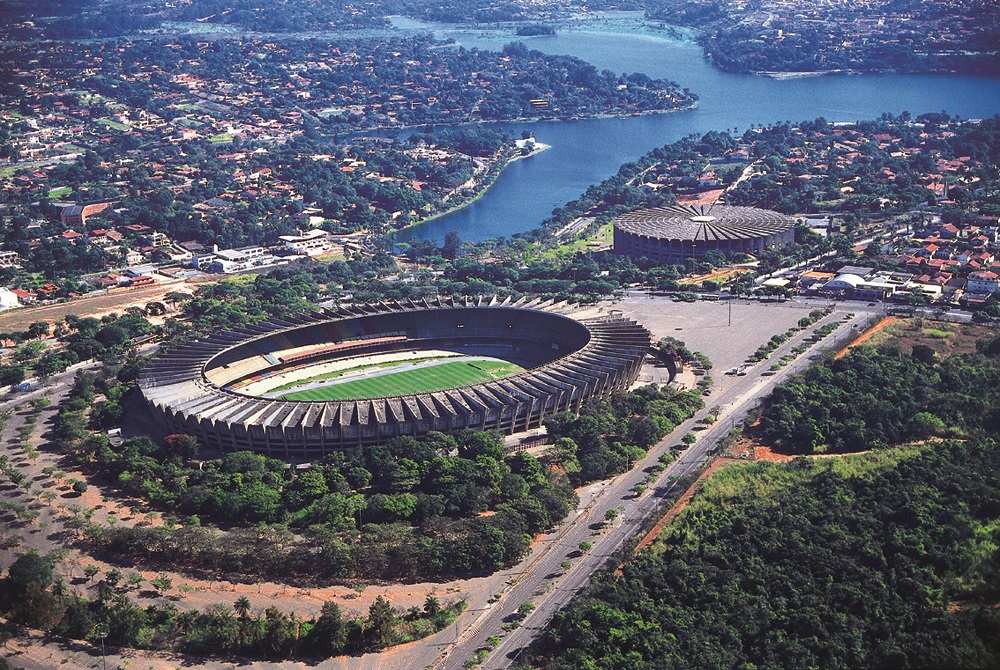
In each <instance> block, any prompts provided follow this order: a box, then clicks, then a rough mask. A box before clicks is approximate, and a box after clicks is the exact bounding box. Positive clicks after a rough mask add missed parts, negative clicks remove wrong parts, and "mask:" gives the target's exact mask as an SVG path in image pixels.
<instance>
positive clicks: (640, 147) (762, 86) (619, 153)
mask: <svg viewBox="0 0 1000 670" xmlns="http://www.w3.org/2000/svg"><path fill="white" fill-rule="evenodd" d="M397 27H398V28H401V29H404V30H413V31H420V30H430V31H432V32H433V33H434V34H435V36H437V37H439V38H449V37H450V38H453V39H455V40H456V41H457V42H459V43H460V44H462V45H463V46H465V47H466V48H472V47H477V48H480V49H493V50H499V49H501V48H502V47H503V45H504V44H505V43H506V42H510V41H512V39H514V38H513V37H511V36H509V35H507V36H504V35H498V34H496V33H475V32H469V31H467V30H460V29H455V28H453V27H450V26H444V25H440V24H427V23H421V22H417V21H412V20H408V19H406V20H399V21H398V22H397ZM519 39H521V41H523V42H524V43H525V44H526V45H527V46H528V47H530V48H532V49H538V50H539V51H542V52H545V53H551V54H567V55H572V56H577V57H579V58H582V59H584V60H586V61H588V62H590V63H592V64H593V65H595V66H596V67H597V68H598V69H600V70H603V69H609V70H612V71H614V72H627V73H631V72H643V73H645V74H647V75H649V76H650V77H662V78H666V79H672V80H674V81H677V82H678V83H679V84H680V85H681V86H682V87H685V88H689V89H691V90H692V91H694V92H695V93H697V94H698V95H699V96H700V100H699V103H698V107H697V108H696V109H693V110H686V111H681V112H673V113H670V114H654V115H649V116H639V117H628V118H623V119H615V118H613V119H591V120H586V121H543V122H536V123H516V124H499V127H501V128H505V129H508V130H509V131H511V132H512V133H513V134H514V135H516V136H518V137H520V133H521V131H522V130H526V129H530V130H532V131H533V132H534V133H535V137H536V138H537V139H538V140H539V141H540V142H545V143H546V144H550V145H552V148H551V149H549V150H548V151H544V152H542V153H540V154H538V155H536V156H533V157H531V158H528V159H526V160H522V161H517V162H515V163H513V164H511V165H510V166H509V167H508V168H507V169H506V170H504V172H503V174H502V175H501V176H500V177H499V178H498V179H497V181H496V182H495V183H494V185H493V187H492V188H490V190H489V191H488V192H487V193H486V194H485V195H484V196H483V197H481V198H480V199H479V200H477V201H475V202H474V203H472V204H470V205H469V206H468V207H465V208H463V209H461V210H458V211H455V212H452V213H450V214H447V215H445V216H442V217H439V218H436V219H433V220H431V221H428V222H426V223H424V224H421V225H418V226H414V227H413V228H410V229H407V230H405V231H403V232H402V233H401V234H400V236H399V237H400V239H403V240H406V239H410V238H411V237H416V238H418V239H434V240H441V239H442V238H443V237H444V235H445V233H446V232H448V231H449V230H456V231H458V233H459V235H460V236H461V238H462V239H463V240H467V241H472V242H479V241H482V240H487V239H491V238H494V237H501V236H506V237H509V236H510V235H513V234H514V233H518V232H522V231H525V230H530V229H532V228H536V227H537V226H538V225H539V224H540V223H541V222H542V220H544V219H545V218H546V217H548V216H549V215H550V214H551V213H552V210H553V209H555V208H556V207H559V206H561V205H563V204H565V203H566V202H568V201H570V200H573V199H575V198H577V197H579V196H580V195H581V194H582V193H583V192H584V191H585V190H586V189H587V187H588V186H590V185H591V184H595V183H597V182H600V181H602V180H604V179H606V178H607V177H609V176H611V175H612V174H614V173H615V172H616V171H617V170H618V168H619V167H620V166H621V165H622V164H623V163H627V162H629V161H632V160H635V159H636V158H638V157H640V156H642V155H643V154H645V153H646V152H648V151H650V150H651V149H654V148H656V147H659V146H663V145H664V144H668V143H670V142H674V141H676V140H678V139H680V138H682V137H684V136H686V135H688V134H691V133H698V134H702V133H705V132H707V131H709V130H731V129H733V128H738V129H740V130H741V131H742V130H745V129H746V128H749V127H750V126H751V125H764V124H770V123H775V122H781V121H801V120H808V119H815V118H817V117H824V118H825V119H827V120H828V121H858V120H863V119H872V118H877V117H879V116H881V115H882V113H883V112H891V113H893V114H899V113H901V112H903V111H909V112H910V113H912V114H913V115H914V116H917V115H919V114H922V113H925V112H939V111H942V110H946V111H947V112H948V113H950V114H952V115H957V116H960V117H962V118H966V119H971V118H984V117H991V116H993V115H994V114H997V113H1000V73H998V76H997V77H973V76H946V75H896V74H879V75H826V76H816V77H800V78H795V79H780V80H779V79H771V78H768V77H759V76H754V75H741V74H732V73H728V72H723V71H721V70H719V69H718V68H716V67H714V66H713V65H712V64H711V63H710V62H709V61H707V60H705V59H704V58H703V57H702V50H701V47H699V46H698V45H697V44H695V43H694V42H692V41H690V40H684V39H676V38H672V37H669V36H667V35H665V34H662V33H659V34H658V33H656V32H655V31H651V30H641V29H639V30H635V29H618V28H616V27H615V25H612V26H611V27H610V28H608V29H604V30H600V29H589V30H573V31H564V32H560V33H559V34H557V35H554V36H545V37H531V38H519Z"/></svg>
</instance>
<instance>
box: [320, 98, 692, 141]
mask: <svg viewBox="0 0 1000 670" xmlns="http://www.w3.org/2000/svg"><path fill="white" fill-rule="evenodd" d="M694 95H696V96H697V93H695V94H694ZM697 108H698V100H697V99H696V100H692V101H691V104H688V105H681V106H680V107H671V108H670V109H665V108H661V109H644V110H640V111H635V112H624V111H623V112H605V113H601V114H590V115H586V116H518V117H515V118H512V119H489V120H487V119H480V120H479V121H446V122H445V121H436V122H434V123H431V124H427V123H418V124H413V125H399V126H368V127H367V128H357V129H353V128H352V129H347V130H343V131H341V132H339V133H337V134H339V135H341V136H344V137H359V136H362V135H364V134H365V133H384V132H399V133H401V132H406V131H408V130H419V129H422V128H426V127H427V126H428V125H431V126H434V127H435V128H459V127H461V126H477V127H478V126H484V125H499V124H504V123H549V122H557V123H561V122H564V121H589V120H591V119H627V118H629V117H632V116H648V115H651V114H673V113H674V112H689V111H691V110H692V109H697ZM323 137H324V138H327V139H332V138H331V137H330V136H329V135H328V134H327V132H324V133H323Z"/></svg>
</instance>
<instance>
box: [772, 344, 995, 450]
mask: <svg viewBox="0 0 1000 670" xmlns="http://www.w3.org/2000/svg"><path fill="white" fill-rule="evenodd" d="M946 335H947V334H945V336H946ZM998 354H1000V345H998V342H997V341H995V340H994V341H990V342H987V343H984V344H983V346H982V348H981V351H980V352H977V353H974V354H966V355H959V356H949V357H947V358H944V359H943V360H939V358H938V356H937V354H936V353H935V352H934V350H933V349H931V348H930V347H928V346H926V345H917V346H915V347H914V348H913V351H912V352H911V353H907V352H904V351H903V350H901V349H898V348H894V347H886V348H871V347H855V348H853V349H851V351H850V352H849V353H848V354H847V355H846V356H844V357H842V358H839V359H836V360H831V361H826V362H824V363H821V364H818V365H814V366H812V367H810V368H809V369H808V370H807V371H806V372H805V373H804V374H802V375H800V376H798V377H795V378H793V379H791V380H789V381H788V382H787V383H785V384H783V385H782V386H780V387H779V388H777V389H775V391H774V393H772V394H771V396H770V397H769V398H768V399H767V400H766V401H765V403H764V406H763V412H762V415H761V420H760V426H759V428H760V434H761V438H762V439H763V440H764V441H765V442H767V443H768V444H773V445H775V446H776V447H778V448H779V449H781V450H782V451H786V452H789V453H796V454H812V453H824V452H829V453H843V452H846V451H859V450H864V449H872V448H879V447H885V446H886V445H892V444H899V443H901V442H909V441H913V440H924V439H927V438H930V437H947V436H956V437H958V436H963V437H964V436H972V437H984V436H988V437H990V438H993V437H996V436H997V435H998V434H1000V417H998V416H997V413H996V411H995V408H996V407H997V406H1000V359H998Z"/></svg>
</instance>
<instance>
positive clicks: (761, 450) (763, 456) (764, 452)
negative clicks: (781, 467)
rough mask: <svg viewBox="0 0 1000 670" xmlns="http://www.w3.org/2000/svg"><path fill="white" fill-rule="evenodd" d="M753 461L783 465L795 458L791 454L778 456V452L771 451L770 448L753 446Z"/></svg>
mask: <svg viewBox="0 0 1000 670" xmlns="http://www.w3.org/2000/svg"><path fill="white" fill-rule="evenodd" d="M753 452H754V460H756V461H770V462H771V463H784V462H785V461H790V460H792V459H793V458H795V456H792V455H791V454H779V453H778V452H776V451H774V450H772V449H771V447H765V446H755V447H754V448H753Z"/></svg>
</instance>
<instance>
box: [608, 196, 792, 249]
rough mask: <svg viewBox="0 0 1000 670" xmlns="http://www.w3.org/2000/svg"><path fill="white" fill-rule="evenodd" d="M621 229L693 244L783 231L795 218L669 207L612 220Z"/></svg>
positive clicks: (764, 211) (749, 211)
mask: <svg viewBox="0 0 1000 670" xmlns="http://www.w3.org/2000/svg"><path fill="white" fill-rule="evenodd" d="M615 225H616V226H617V227H618V228H620V229H621V230H623V231H625V232H627V233H629V234H632V235H641V236H645V237H653V238H658V239H668V240H684V241H692V242H716V241H723V240H744V239H752V238H759V237H764V236H768V235H775V234H778V233H782V232H786V231H789V230H791V229H792V227H793V226H794V219H793V218H792V217H790V216H788V215H786V214H781V213H779V212H773V211H770V210H767V209H759V208H757V207H737V206H733V205H699V206H692V205H671V206H667V207H654V208H652V209H644V210H639V211H636V212H629V213H628V214H625V215H624V216H622V217H620V218H619V219H617V220H616V221H615Z"/></svg>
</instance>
